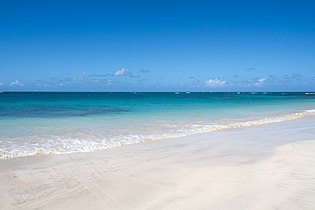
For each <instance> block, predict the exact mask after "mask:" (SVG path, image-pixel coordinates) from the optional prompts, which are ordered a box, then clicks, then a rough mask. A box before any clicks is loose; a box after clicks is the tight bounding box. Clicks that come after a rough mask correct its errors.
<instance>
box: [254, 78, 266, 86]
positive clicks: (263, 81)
mask: <svg viewBox="0 0 315 210" xmlns="http://www.w3.org/2000/svg"><path fill="white" fill-rule="evenodd" d="M265 81H266V78H260V79H258V80H257V81H256V82H255V84H254V86H256V87H261V86H262V85H263V84H264V83H265Z"/></svg>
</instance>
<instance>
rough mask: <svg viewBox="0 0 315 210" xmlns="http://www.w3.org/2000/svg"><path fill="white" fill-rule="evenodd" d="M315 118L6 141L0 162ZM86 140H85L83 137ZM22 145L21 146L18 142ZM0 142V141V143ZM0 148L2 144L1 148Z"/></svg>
mask: <svg viewBox="0 0 315 210" xmlns="http://www.w3.org/2000/svg"><path fill="white" fill-rule="evenodd" d="M314 116H315V110H314V109H307V110H303V111H302V110H300V111H295V112H291V113H285V114H281V115H271V116H265V117H260V118H256V119H255V118H254V119H251V118H249V119H246V118H245V119H243V120H240V119H239V120H238V121H231V122H220V123H214V124H207V123H206V124H192V125H190V126H189V127H187V128H185V129H183V128H178V129H179V130H173V131H172V132H170V131H165V133H158V134H137V133H135V134H130V135H126V136H124V135H121V136H114V137H113V138H114V139H111V138H109V139H106V138H105V139H103V138H101V137H97V138H96V139H89V140H88V141H87V140H85V139H80V138H66V139H58V138H59V137H58V138H57V139H55V140H52V139H48V140H47V139H46V140H43V142H39V141H38V140H37V141H35V142H33V143H28V142H23V141H21V140H20V139H15V140H14V141H13V140H11V141H9V142H5V143H4V144H3V145H2V146H3V148H2V150H1V151H0V160H5V159H12V158H19V157H28V156H37V155H50V154H58V155H59V154H71V153H77V152H83V153H85V152H94V151H98V150H107V149H113V148H116V147H121V146H124V145H129V144H139V143H146V142H150V141H161V140H173V139H176V138H187V137H188V138H190V137H193V136H195V135H201V134H205V135H208V134H209V135H211V134H210V133H212V132H217V131H222V130H229V129H241V128H246V127H255V126H261V125H268V124H276V123H282V122H287V121H291V120H298V119H303V118H312V117H314ZM86 138H88V137H86ZM21 142H22V143H21ZM0 143H1V142H0ZM0 146H1V145H0Z"/></svg>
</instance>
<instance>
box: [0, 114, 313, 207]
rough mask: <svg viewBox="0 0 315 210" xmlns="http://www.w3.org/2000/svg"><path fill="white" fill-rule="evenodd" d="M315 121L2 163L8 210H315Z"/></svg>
mask: <svg viewBox="0 0 315 210" xmlns="http://www.w3.org/2000/svg"><path fill="white" fill-rule="evenodd" d="M314 151H315V118H314V117H308V118H304V119H298V120H292V121H287V122H281V123H272V124H268V125H261V126H253V127H247V128H236V129H227V130H222V131H217V132H212V133H205V134H199V135H193V136H188V137H183V138H174V139H168V140H161V141H153V142H145V143H140V144H134V145H124V146H122V147H117V148H113V149H108V150H99V151H95V152H88V153H72V154H63V155H38V156H31V157H21V158H15V159H7V160H0V186H1V187H0V209H59V210H60V209H150V210H153V209H220V210H232V209H243V210H245V209H250V210H256V209H257V210H258V209H261V210H266V209H268V210H270V209H278V210H279V209H281V210H282V209H283V210H291V209H297V210H298V209H299V210H300V209H303V210H308V209H309V210H313V209H315V199H314V198H315V164H314V162H315V152H314Z"/></svg>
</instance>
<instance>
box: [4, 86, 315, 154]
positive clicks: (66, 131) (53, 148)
mask: <svg viewBox="0 0 315 210" xmlns="http://www.w3.org/2000/svg"><path fill="white" fill-rule="evenodd" d="M314 109H315V95H314V94H309V93H38V92H37V93H30V92H28V93H2V94H0V158H6V157H16V156H28V155H35V154H46V153H56V154H61V153H71V152H87V151H93V150H97V149H108V148H112V147H116V146H121V145H123V144H133V143H140V142H144V141H150V140H159V139H165V138H175V137H179V136H186V135H191V134H196V133H201V132H211V131H215V130H220V129H227V128H236V127H244V126H245V127H246V126H254V125H260V124H267V123H274V122H281V121H285V120H292V119H296V118H301V117H307V116H310V115H314V112H313V111H310V110H314ZM307 110H308V111H307Z"/></svg>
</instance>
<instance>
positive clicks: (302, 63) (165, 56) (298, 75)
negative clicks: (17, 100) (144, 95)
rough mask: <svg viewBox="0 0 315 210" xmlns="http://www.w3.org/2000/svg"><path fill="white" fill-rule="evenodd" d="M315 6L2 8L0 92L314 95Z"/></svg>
mask: <svg viewBox="0 0 315 210" xmlns="http://www.w3.org/2000/svg"><path fill="white" fill-rule="evenodd" d="M314 11H315V2H314V1H303V0H300V1H268V0H266V1H224V0H223V1H199V0H194V1H164V0H159V1H119V0H117V1H58V0H56V1H15V0H11V1H4V0H2V1H0V90H2V91H16V90H26V91H33V90H37V91H315V12H314Z"/></svg>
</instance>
